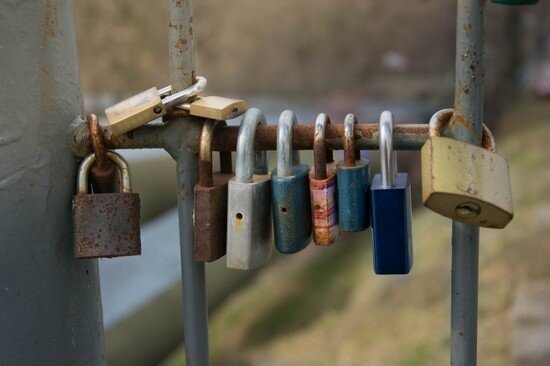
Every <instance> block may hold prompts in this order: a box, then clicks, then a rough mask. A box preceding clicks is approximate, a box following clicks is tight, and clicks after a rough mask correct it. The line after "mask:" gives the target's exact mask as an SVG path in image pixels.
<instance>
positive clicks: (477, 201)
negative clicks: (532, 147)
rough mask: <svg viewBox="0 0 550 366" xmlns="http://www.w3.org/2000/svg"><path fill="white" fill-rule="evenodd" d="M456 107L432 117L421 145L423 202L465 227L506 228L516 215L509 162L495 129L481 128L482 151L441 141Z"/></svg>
mask: <svg viewBox="0 0 550 366" xmlns="http://www.w3.org/2000/svg"><path fill="white" fill-rule="evenodd" d="M452 114H453V110H452V109H444V110H441V111H439V112H437V113H435V114H434V115H433V116H432V118H431V119H430V138H429V139H428V141H426V143H425V144H424V146H423V147H422V152H421V155H422V200H423V202H424V205H425V206H426V207H428V208H429V209H431V210H432V211H435V212H437V213H439V214H441V215H443V216H446V217H449V218H451V219H453V220H456V221H460V222H464V223H467V224H472V225H477V226H483V227H491V228H503V227H505V226H506V225H507V224H508V222H510V220H512V217H513V215H514V210H513V207H512V189H511V187H510V172H509V168H508V161H507V160H506V158H504V157H503V156H500V155H498V154H496V148H495V144H494V140H493V136H492V134H491V131H489V129H488V128H487V127H486V126H485V125H483V138H482V140H483V147H480V146H475V145H472V144H468V143H465V142H461V141H457V140H455V139H452V138H447V137H441V136H440V134H441V133H440V131H441V129H442V127H443V126H444V125H445V124H446V123H447V122H448V121H449V119H450V118H451V116H452Z"/></svg>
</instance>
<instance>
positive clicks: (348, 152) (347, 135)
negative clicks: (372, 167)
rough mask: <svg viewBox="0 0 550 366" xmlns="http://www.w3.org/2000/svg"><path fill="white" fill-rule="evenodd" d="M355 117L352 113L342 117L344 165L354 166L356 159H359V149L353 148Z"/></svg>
mask: <svg viewBox="0 0 550 366" xmlns="http://www.w3.org/2000/svg"><path fill="white" fill-rule="evenodd" d="M357 123H358V122H357V118H356V117H355V115H353V114H352V113H350V114H348V115H347V116H346V118H345V119H344V137H343V141H342V142H343V145H344V166H346V167H354V166H356V163H355V162H356V161H357V160H359V159H361V151H359V150H355V125H356V124H357Z"/></svg>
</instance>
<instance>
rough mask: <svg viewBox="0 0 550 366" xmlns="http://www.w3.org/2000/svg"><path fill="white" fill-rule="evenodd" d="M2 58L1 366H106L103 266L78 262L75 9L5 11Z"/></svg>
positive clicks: (14, 6) (1, 10) (0, 22)
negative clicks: (71, 140) (72, 143)
mask: <svg viewBox="0 0 550 366" xmlns="http://www.w3.org/2000/svg"><path fill="white" fill-rule="evenodd" d="M0 55H1V56H0V202H1V203H2V204H1V205H0V233H1V235H2V238H1V239H0V324H1V327H2V331H1V332H0V364H1V365H103V364H104V363H105V360H104V356H103V325H102V316H101V315H102V314H101V302H100V293H99V281H98V270H97V261H96V260H89V259H87V260H82V259H80V260H76V259H74V258H73V233H72V215H71V199H72V195H73V194H74V192H75V186H76V181H75V169H76V165H75V163H76V159H75V158H74V156H73V154H72V152H71V150H70V147H69V145H68V144H67V139H68V136H69V135H68V134H69V132H70V131H69V126H70V124H71V122H72V121H73V120H74V119H75V118H76V117H78V116H81V115H82V95H81V91H80V79H79V73H78V58H77V53H76V40H75V29H74V24H73V8H72V2H70V1H61V0H57V1H55V0H50V1H2V2H0Z"/></svg>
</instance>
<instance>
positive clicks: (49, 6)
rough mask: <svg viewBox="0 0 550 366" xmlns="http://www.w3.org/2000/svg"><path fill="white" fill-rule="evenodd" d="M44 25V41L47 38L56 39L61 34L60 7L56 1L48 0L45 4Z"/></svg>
mask: <svg viewBox="0 0 550 366" xmlns="http://www.w3.org/2000/svg"><path fill="white" fill-rule="evenodd" d="M44 6H45V8H46V9H45V11H44V23H43V24H42V36H43V38H42V41H43V42H44V41H45V40H46V38H47V37H50V38H55V37H57V35H58V34H59V20H58V11H59V9H58V6H57V2H56V1H52V0H48V1H46V2H45V3H44Z"/></svg>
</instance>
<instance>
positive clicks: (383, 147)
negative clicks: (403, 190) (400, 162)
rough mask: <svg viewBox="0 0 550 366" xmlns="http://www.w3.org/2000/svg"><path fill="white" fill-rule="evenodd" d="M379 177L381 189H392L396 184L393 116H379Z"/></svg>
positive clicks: (385, 113)
mask: <svg viewBox="0 0 550 366" xmlns="http://www.w3.org/2000/svg"><path fill="white" fill-rule="evenodd" d="M380 175H381V177H382V188H393V187H395V185H396V182H397V153H396V152H395V150H394V149H393V114H392V113H391V112H389V111H384V112H382V114H381V115H380Z"/></svg>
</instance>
